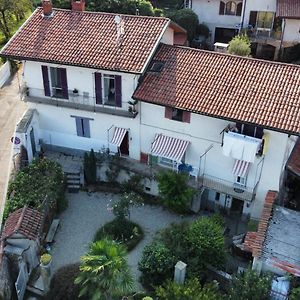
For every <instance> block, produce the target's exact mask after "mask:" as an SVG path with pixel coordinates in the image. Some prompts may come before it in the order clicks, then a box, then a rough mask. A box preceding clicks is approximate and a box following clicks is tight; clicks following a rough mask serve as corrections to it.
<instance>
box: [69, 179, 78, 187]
mask: <svg viewBox="0 0 300 300" xmlns="http://www.w3.org/2000/svg"><path fill="white" fill-rule="evenodd" d="M72 184H78V185H80V178H76V179H75V178H74V179H67V185H68V186H69V185H72Z"/></svg>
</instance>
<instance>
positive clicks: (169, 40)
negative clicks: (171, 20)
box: [161, 27, 174, 45]
mask: <svg viewBox="0 0 300 300" xmlns="http://www.w3.org/2000/svg"><path fill="white" fill-rule="evenodd" d="M161 42H162V43H164V44H168V45H173V44H174V30H173V29H172V28H170V27H168V28H167V30H166V31H165V33H164V35H163V37H162V39H161Z"/></svg>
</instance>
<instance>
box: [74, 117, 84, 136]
mask: <svg viewBox="0 0 300 300" xmlns="http://www.w3.org/2000/svg"><path fill="white" fill-rule="evenodd" d="M81 120H82V119H81V118H78V117H75V122H76V131H77V135H78V136H83V131H82V122H81Z"/></svg>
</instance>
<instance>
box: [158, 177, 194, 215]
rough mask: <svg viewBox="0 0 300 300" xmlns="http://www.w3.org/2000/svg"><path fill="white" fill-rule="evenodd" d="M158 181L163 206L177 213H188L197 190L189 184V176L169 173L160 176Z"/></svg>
mask: <svg viewBox="0 0 300 300" xmlns="http://www.w3.org/2000/svg"><path fill="white" fill-rule="evenodd" d="M156 179H157V181H158V190H159V196H160V197H161V199H162V202H163V204H164V205H166V206H167V207H169V208H170V209H172V210H174V211H176V212H179V213H182V212H186V211H187V208H188V203H189V201H190V200H191V199H192V197H193V195H194V194H195V190H194V189H192V188H191V187H189V186H188V184H187V181H188V176H187V175H185V174H179V173H175V172H172V171H169V172H162V173H160V174H158V175H157V176H156Z"/></svg>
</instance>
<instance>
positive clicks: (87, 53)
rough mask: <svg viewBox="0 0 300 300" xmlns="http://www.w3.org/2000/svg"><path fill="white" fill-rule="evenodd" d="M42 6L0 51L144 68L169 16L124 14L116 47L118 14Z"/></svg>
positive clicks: (22, 57)
mask: <svg viewBox="0 0 300 300" xmlns="http://www.w3.org/2000/svg"><path fill="white" fill-rule="evenodd" d="M42 12H43V10H42V8H38V9H36V10H35V12H34V13H33V14H32V16H31V17H30V18H29V20H27V22H26V23H25V24H24V26H23V27H21V29H20V30H19V31H18V32H17V33H16V34H15V35H14V36H13V38H12V39H11V41H10V42H9V43H8V44H7V45H6V47H4V49H3V50H2V52H1V55H2V56H5V57H11V58H14V59H19V60H37V61H46V62H52V63H59V64H70V65H78V66H83V67H91V68H97V69H106V70H107V69H109V70H120V71H125V72H133V73H140V72H141V71H142V69H143V67H144V65H145V64H146V62H147V60H148V59H149V57H150V55H151V54H152V51H153V49H154V47H155V45H156V44H157V43H158V42H159V39H160V37H161V35H162V34H163V32H164V29H165V28H166V26H167V25H168V24H169V22H170V20H169V19H167V18H158V17H145V16H130V15H121V17H122V20H123V21H124V29H125V34H124V36H123V42H122V46H121V48H119V47H117V43H116V41H117V28H116V23H115V21H114V18H115V16H116V14H112V13H98V12H86V11H84V12H78V11H71V10H64V9H53V12H54V14H53V17H50V18H49V17H48V18H47V17H46V18H45V17H43V15H42Z"/></svg>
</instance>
